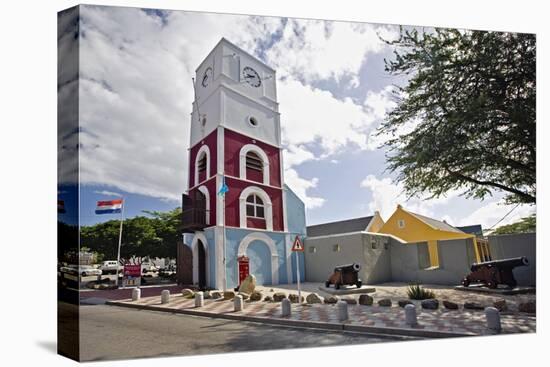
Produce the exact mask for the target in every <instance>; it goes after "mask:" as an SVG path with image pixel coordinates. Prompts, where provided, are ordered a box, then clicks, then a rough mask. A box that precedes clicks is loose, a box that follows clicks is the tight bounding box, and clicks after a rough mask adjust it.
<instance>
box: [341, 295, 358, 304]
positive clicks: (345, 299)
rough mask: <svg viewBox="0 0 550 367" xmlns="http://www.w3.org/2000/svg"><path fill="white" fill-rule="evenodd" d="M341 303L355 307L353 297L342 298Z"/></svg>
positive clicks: (355, 301)
mask: <svg viewBox="0 0 550 367" xmlns="http://www.w3.org/2000/svg"><path fill="white" fill-rule="evenodd" d="M342 301H344V302H346V303H347V304H348V305H356V304H357V300H356V299H355V298H353V297H344V298H342Z"/></svg>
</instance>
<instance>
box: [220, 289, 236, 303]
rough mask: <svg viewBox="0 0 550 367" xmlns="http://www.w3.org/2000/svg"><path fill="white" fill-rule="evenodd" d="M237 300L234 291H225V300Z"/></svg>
mask: <svg viewBox="0 0 550 367" xmlns="http://www.w3.org/2000/svg"><path fill="white" fill-rule="evenodd" d="M233 298H235V292H233V291H225V292H223V299H224V300H226V301H228V300H231V299H233Z"/></svg>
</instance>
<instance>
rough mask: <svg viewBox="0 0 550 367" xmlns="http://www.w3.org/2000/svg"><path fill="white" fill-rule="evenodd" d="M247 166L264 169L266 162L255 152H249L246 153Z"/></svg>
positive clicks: (257, 169) (258, 169)
mask: <svg viewBox="0 0 550 367" xmlns="http://www.w3.org/2000/svg"><path fill="white" fill-rule="evenodd" d="M246 168H250V169H253V170H256V171H263V168H264V162H263V161H262V159H261V158H260V157H259V156H258V155H257V154H256V153H254V152H248V153H247V154H246Z"/></svg>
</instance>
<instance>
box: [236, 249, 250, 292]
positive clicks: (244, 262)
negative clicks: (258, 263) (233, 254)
mask: <svg viewBox="0 0 550 367" xmlns="http://www.w3.org/2000/svg"><path fill="white" fill-rule="evenodd" d="M237 261H238V262H239V286H240V285H241V283H242V282H243V280H244V279H245V278H246V277H247V276H248V274H250V273H249V272H250V267H249V262H250V260H249V259H248V257H246V256H239V257H238V258H237Z"/></svg>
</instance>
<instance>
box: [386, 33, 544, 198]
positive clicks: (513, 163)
mask: <svg viewBox="0 0 550 367" xmlns="http://www.w3.org/2000/svg"><path fill="white" fill-rule="evenodd" d="M386 42H387V43H388V44H390V45H392V46H394V47H395V48H394V57H393V59H392V60H388V59H386V60H385V70H386V72H387V73H389V74H390V75H392V76H402V77H404V78H406V79H408V83H406V85H405V86H403V87H396V90H395V97H396V101H397V107H396V108H395V109H393V110H392V111H391V112H390V113H389V114H388V115H387V118H386V120H385V121H384V122H383V123H382V125H381V127H380V128H379V131H378V134H379V135H384V136H389V137H390V138H389V139H388V140H387V142H386V143H385V144H384V145H385V146H386V147H387V148H388V153H387V161H388V169H389V171H390V172H396V173H397V174H398V176H397V180H398V181H401V182H402V183H403V185H404V187H405V190H406V192H407V194H409V195H411V196H412V195H417V194H421V193H422V194H426V193H428V194H430V196H431V197H432V198H433V197H438V196H441V195H444V194H445V193H447V192H449V191H451V190H461V191H463V192H464V193H465V195H466V196H467V197H476V198H484V197H486V196H487V195H491V194H492V193H493V192H494V191H502V192H505V193H506V200H507V202H508V203H533V204H534V203H535V201H536V192H535V176H536V175H535V167H536V136H535V133H536V130H535V122H536V110H535V87H536V85H535V69H536V58H535V55H536V54H535V52H536V39H535V35H532V34H519V33H499V32H482V31H462V30H453V29H436V30H435V31H433V32H424V31H418V30H416V29H413V30H405V29H401V33H400V37H399V39H397V40H395V41H386Z"/></svg>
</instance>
